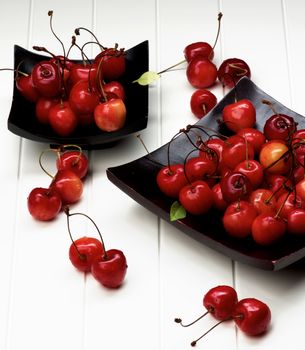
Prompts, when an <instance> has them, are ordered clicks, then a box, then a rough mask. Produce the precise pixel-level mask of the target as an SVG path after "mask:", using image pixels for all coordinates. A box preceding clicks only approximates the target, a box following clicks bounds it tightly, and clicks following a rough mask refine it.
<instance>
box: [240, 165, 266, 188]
mask: <svg viewBox="0 0 305 350" xmlns="http://www.w3.org/2000/svg"><path fill="white" fill-rule="evenodd" d="M234 171H238V172H240V173H242V174H244V175H246V176H247V178H248V179H249V180H250V182H251V184H252V189H256V188H258V187H259V186H260V185H261V183H262V182H263V178H264V169H263V166H262V165H261V164H260V163H259V162H258V161H257V160H255V159H248V160H243V161H242V162H241V163H239V164H237V165H236V167H235V168H234Z"/></svg>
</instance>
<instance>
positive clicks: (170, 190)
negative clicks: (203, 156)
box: [157, 164, 188, 198]
mask: <svg viewBox="0 0 305 350" xmlns="http://www.w3.org/2000/svg"><path fill="white" fill-rule="evenodd" d="M187 183H188V181H187V179H186V177H185V173H184V166H183V165H182V164H173V165H170V166H166V167H163V168H161V169H160V170H159V172H158V174H157V184H158V187H159V189H160V190H161V191H162V192H163V193H164V194H165V195H167V196H168V197H172V198H178V197H179V192H180V190H181V188H182V187H184V186H185V185H186V184H187Z"/></svg>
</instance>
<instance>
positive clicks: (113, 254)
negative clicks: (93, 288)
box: [91, 249, 127, 288]
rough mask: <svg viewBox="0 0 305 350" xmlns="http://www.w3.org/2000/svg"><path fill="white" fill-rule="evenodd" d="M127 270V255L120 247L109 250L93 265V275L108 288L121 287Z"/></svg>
mask: <svg viewBox="0 0 305 350" xmlns="http://www.w3.org/2000/svg"><path fill="white" fill-rule="evenodd" d="M126 272H127V261H126V257H125V255H124V253H123V252H122V251H120V250H118V249H110V250H107V251H106V254H105V255H104V256H103V258H101V259H99V260H97V261H94V262H93V263H92V266H91V273H92V275H93V277H94V278H95V279H96V280H97V281H99V282H100V283H101V284H102V285H103V286H104V287H107V288H119V287H120V286H121V285H122V283H123V282H124V279H125V276H126Z"/></svg>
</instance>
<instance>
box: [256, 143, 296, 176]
mask: <svg viewBox="0 0 305 350" xmlns="http://www.w3.org/2000/svg"><path fill="white" fill-rule="evenodd" d="M259 161H260V163H261V164H262V166H263V167H264V168H265V169H266V170H267V171H268V172H269V173H272V174H280V175H281V174H286V173H288V172H289V171H290V169H291V158H290V157H289V149H288V146H286V144H285V143H284V142H282V141H281V140H271V141H268V142H266V143H265V144H264V145H263V146H262V148H261V151H260V154H259Z"/></svg>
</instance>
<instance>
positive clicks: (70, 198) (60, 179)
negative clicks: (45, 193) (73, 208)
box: [50, 170, 83, 204]
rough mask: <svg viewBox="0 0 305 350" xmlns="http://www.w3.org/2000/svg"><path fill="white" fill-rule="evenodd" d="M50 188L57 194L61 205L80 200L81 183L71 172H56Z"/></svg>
mask: <svg viewBox="0 0 305 350" xmlns="http://www.w3.org/2000/svg"><path fill="white" fill-rule="evenodd" d="M50 188H51V189H54V190H56V191H57V192H58V193H59V195H60V197H61V200H62V203H63V204H72V203H75V202H77V201H78V200H79V199H80V198H81V195H82V193H83V182H82V180H81V179H80V178H79V177H78V176H77V175H76V174H75V173H74V172H73V171H71V170H58V172H57V174H56V175H55V177H54V179H53V181H52V183H51V185H50Z"/></svg>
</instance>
